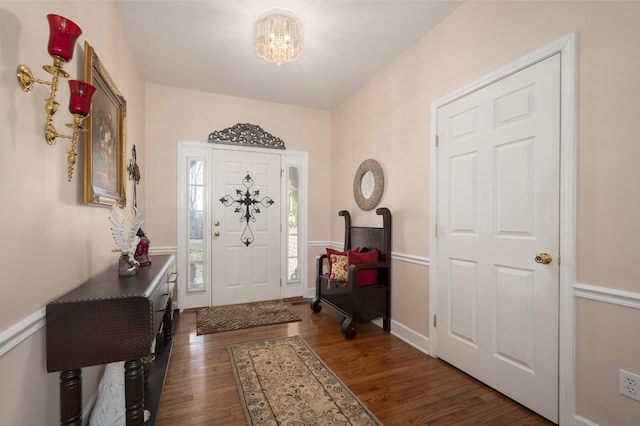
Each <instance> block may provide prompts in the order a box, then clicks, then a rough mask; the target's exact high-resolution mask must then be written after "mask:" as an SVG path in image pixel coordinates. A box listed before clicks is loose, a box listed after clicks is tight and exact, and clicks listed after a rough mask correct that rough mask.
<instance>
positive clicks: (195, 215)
mask: <svg viewBox="0 0 640 426" xmlns="http://www.w3.org/2000/svg"><path fill="white" fill-rule="evenodd" d="M204 167H205V163H204V160H202V159H189V171H188V173H189V179H188V181H189V188H188V209H189V212H188V215H189V277H188V278H189V281H188V284H187V291H204V273H205V271H204V255H205V253H204Z"/></svg>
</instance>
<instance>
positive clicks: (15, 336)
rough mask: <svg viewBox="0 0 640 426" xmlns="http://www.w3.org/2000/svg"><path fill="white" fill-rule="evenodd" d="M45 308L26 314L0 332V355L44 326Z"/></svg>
mask: <svg viewBox="0 0 640 426" xmlns="http://www.w3.org/2000/svg"><path fill="white" fill-rule="evenodd" d="M44 324H45V308H41V309H40V310H38V311H36V312H34V313H32V314H31V315H28V316H26V317H24V318H23V319H21V320H20V321H18V322H17V323H15V324H13V325H12V326H11V327H9V328H7V329H6V330H4V331H3V332H2V333H0V357H2V356H3V355H4V354H6V353H7V352H9V351H10V350H11V349H13V348H15V347H16V346H18V345H19V344H20V343H21V342H23V341H24V340H26V339H27V338H29V336H31V335H32V334H33V333H35V332H36V331H38V330H40V329H41V328H42V327H44Z"/></svg>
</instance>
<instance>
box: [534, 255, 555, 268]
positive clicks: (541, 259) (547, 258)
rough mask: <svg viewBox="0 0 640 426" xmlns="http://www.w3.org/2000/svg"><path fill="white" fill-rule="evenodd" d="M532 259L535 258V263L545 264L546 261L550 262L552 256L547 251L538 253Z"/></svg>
mask: <svg viewBox="0 0 640 426" xmlns="http://www.w3.org/2000/svg"><path fill="white" fill-rule="evenodd" d="M533 260H535V261H536V263H541V264H543V265H546V264H548V263H551V261H552V260H553V257H551V255H550V254H549V253H538V255H537V256H536V257H535V258H534V259H533Z"/></svg>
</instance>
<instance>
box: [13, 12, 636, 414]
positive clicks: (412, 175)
mask: <svg viewBox="0 0 640 426" xmlns="http://www.w3.org/2000/svg"><path fill="white" fill-rule="evenodd" d="M49 12H55V13H60V14H62V15H65V16H67V17H69V18H71V19H73V20H74V21H75V22H77V23H78V24H79V25H80V26H81V27H82V28H83V30H84V34H83V35H82V36H81V38H80V42H82V41H83V40H87V41H89V43H91V44H92V45H93V47H94V48H95V49H96V51H97V53H98V55H99V56H100V58H101V60H102V62H103V63H104V64H105V66H106V67H107V69H108V71H109V73H110V74H111V77H113V79H114V80H115V81H116V83H117V85H118V88H119V89H120V91H121V92H122V93H123V95H124V96H125V98H126V99H127V101H128V120H127V122H128V125H127V133H128V141H129V147H128V150H127V152H128V155H129V151H130V146H131V144H133V143H135V144H136V146H137V148H138V162H139V164H140V167H141V170H142V180H141V186H140V188H139V203H141V204H146V208H147V212H148V213H147V221H146V223H145V225H144V227H145V230H146V231H147V232H148V233H149V234H150V238H151V241H152V246H155V247H163V246H168V247H172V246H175V245H176V158H175V155H176V141H177V140H178V139H185V140H195V141H198V140H200V141H205V140H206V138H207V136H208V134H209V133H210V132H211V131H213V130H221V129H224V128H226V127H228V126H231V125H233V124H236V123H238V122H250V123H254V124H258V125H261V126H262V127H263V128H264V129H265V130H267V131H269V132H271V133H272V134H274V135H276V136H279V137H281V138H282V139H283V140H284V141H285V143H286V145H287V147H288V149H292V150H302V151H308V152H309V189H310V197H309V213H310V217H309V222H310V225H311V226H310V228H309V240H310V241H328V240H329V241H336V242H337V241H341V239H342V236H343V222H342V221H341V220H342V218H340V217H338V216H337V211H338V210H340V209H348V210H350V211H351V212H352V216H353V220H354V223H355V224H377V223H379V221H378V218H377V217H376V216H375V214H373V213H372V212H367V213H365V212H362V211H360V210H359V209H358V208H357V206H356V205H355V202H354V201H353V196H352V193H351V185H352V182H353V175H354V173H355V171H356V169H357V167H358V165H359V164H360V162H361V161H362V160H364V159H366V158H375V159H377V160H378V161H380V163H381V164H382V167H383V169H384V172H385V180H386V182H385V184H386V189H385V193H384V196H383V199H382V202H381V205H383V206H386V207H389V208H390V209H391V211H392V213H393V251H394V252H396V253H400V254H407V255H410V256H416V257H418V258H428V256H429V240H428V238H429V230H428V226H427V224H428V222H429V191H428V188H429V168H428V165H429V149H428V143H429V138H428V137H429V132H430V122H429V119H430V105H431V103H432V102H433V101H434V100H436V99H438V98H440V97H442V96H444V95H446V94H448V93H450V92H452V91H454V90H456V89H458V88H460V87H461V86H464V85H466V84H468V83H470V82H472V81H474V80H476V79H478V78H480V77H482V76H484V75H486V74H488V73H490V72H492V71H494V70H496V69H498V68H500V67H502V66H504V65H506V64H508V63H510V62H512V61H514V60H516V59H518V58H520V57H522V56H524V55H526V54H528V53H530V52H532V51H534V50H536V49H538V48H540V47H542V46H544V45H546V44H548V43H549V42H552V41H554V40H556V39H558V38H560V37H562V36H564V35H566V34H568V33H571V32H576V33H577V34H578V43H579V52H578V60H579V63H578V73H579V77H578V84H579V87H578V94H577V96H578V114H579V118H578V120H579V121H578V152H579V157H578V223H577V227H578V229H577V234H578V241H577V249H578V250H577V251H578V253H577V259H576V264H577V274H578V281H579V282H580V283H585V284H591V285H597V286H602V287H605V288H611V289H619V290H625V291H629V292H635V293H639V292H640V287H639V285H638V284H637V279H635V275H634V273H633V272H634V271H633V267H634V263H635V257H634V256H636V255H637V253H638V250H637V244H636V241H638V240H640V225H638V224H637V218H638V217H640V215H639V213H640V211H639V210H640V199H639V198H638V197H637V193H638V191H637V188H636V185H637V182H639V181H640V179H639V177H640V176H639V175H640V168H638V167H636V165H635V159H636V158H638V157H639V155H638V154H640V144H638V143H636V141H635V139H634V136H635V135H637V134H638V133H639V130H640V129H639V128H638V127H640V121H638V120H637V119H636V117H637V116H638V115H640V114H639V113H640V111H639V109H640V103H638V102H637V97H638V94H639V93H640V91H639V90H638V89H639V87H640V86H639V84H640V83H638V75H640V53H639V52H640V51H639V50H638V43H637V42H638V40H640V28H639V27H638V25H637V22H639V21H640V2H626V3H618V2H611V1H609V2H521V1H518V2H469V3H466V4H464V5H463V6H462V7H460V8H459V9H458V10H457V11H456V12H454V13H453V14H452V15H451V16H450V17H449V18H448V19H447V20H446V21H445V22H443V23H442V24H441V25H440V26H438V27H437V28H436V29H435V30H434V31H432V32H431V33H430V34H428V35H426V36H425V37H423V38H422V39H421V40H420V41H419V42H417V43H416V44H415V45H414V46H413V47H411V48H410V49H408V50H407V51H406V52H405V53H404V54H403V55H401V56H400V57H399V58H397V60H396V61H394V62H393V63H391V64H390V65H389V66H388V67H387V68H385V69H384V70H383V71H381V72H380V73H379V74H378V75H377V76H376V77H375V78H374V79H372V80H371V81H370V82H369V83H367V84H366V85H365V86H364V87H362V88H361V89H360V90H359V91H358V92H357V93H356V94H355V95H353V96H352V97H350V98H349V99H347V100H346V101H345V102H344V103H343V104H342V105H341V106H340V107H338V108H337V109H336V110H334V111H333V112H332V113H328V112H325V111H318V110H312V109H305V108H297V107H291V106H286V105H280V104H271V103H265V102H258V101H252V100H247V99H240V98H233V97H228V96H222V95H216V94H208V93H200V92H192V91H188V90H183V89H176V88H169V87H165V86H159V85H153V84H148V85H146V86H145V84H144V83H143V82H142V78H141V76H140V73H139V71H138V69H137V67H136V65H135V61H134V58H133V55H132V53H131V49H130V48H129V42H128V41H127V40H126V38H125V36H124V33H123V31H122V30H121V25H120V20H119V18H118V16H117V9H116V7H115V6H114V4H113V3H112V2H79V1H77V2H76V1H73V2H8V1H0V66H1V67H2V71H3V72H2V74H1V75H2V79H1V80H0V99H3V102H0V128H1V129H3V130H4V133H3V134H4V137H3V138H2V141H3V142H4V151H3V154H2V156H0V176H1V178H0V188H1V194H2V196H3V199H4V200H6V204H7V207H6V208H5V210H4V213H3V215H2V219H3V220H2V223H3V231H4V233H3V235H4V239H5V240H4V243H3V244H2V249H1V250H2V252H1V253H0V255H1V258H2V262H3V263H2V271H3V279H2V281H0V288H1V289H3V290H4V292H5V294H7V295H10V298H5V299H4V300H5V302H3V303H2V309H0V330H6V329H7V328H8V327H10V326H12V325H14V324H15V323H16V322H18V321H20V320H22V319H23V318H25V317H26V316H28V315H29V314H31V313H33V312H36V311H38V310H39V309H41V308H42V307H44V306H45V305H46V303H47V302H48V301H49V300H51V299H53V298H55V297H56V296H58V295H60V294H62V293H64V292H65V291H67V290H68V289H70V288H73V287H75V286H77V285H78V284H80V283H81V282H83V281H84V280H85V279H86V278H88V277H89V276H90V275H92V274H94V273H95V272H97V271H99V270H101V269H103V268H104V267H106V266H107V265H109V264H111V263H113V262H114V261H115V258H114V255H113V253H110V250H111V249H112V248H113V242H112V239H111V236H110V233H109V224H108V210H106V209H100V208H95V207H86V206H84V205H83V204H82V171H81V170H82V168H81V167H77V169H76V175H75V177H74V180H73V182H72V183H67V182H66V175H65V169H66V150H67V146H68V142H67V141H65V140H63V141H60V142H59V143H58V145H57V146H55V147H49V146H47V145H46V143H45V142H44V139H43V136H42V134H41V133H42V126H43V121H44V113H43V100H44V98H45V97H46V96H47V95H46V90H45V89H44V88H43V87H42V86H40V87H37V88H36V89H35V90H34V92H33V93H31V94H29V95H27V94H24V93H22V92H21V91H20V90H19V89H18V87H17V85H16V83H15V78H14V70H15V67H16V65H17V64H19V63H24V64H27V65H29V66H30V67H31V68H32V70H33V71H34V73H35V74H36V76H37V77H39V78H46V77H45V76H44V75H43V74H44V71H42V69H41V65H42V64H45V63H48V62H49V59H48V57H47V54H46V40H47V37H48V29H47V24H46V18H45V15H46V13H49ZM81 45H82V44H81V43H79V46H81ZM81 50H82V49H81V48H80V49H76V54H75V57H74V59H73V61H72V62H71V63H70V64H69V65H68V66H67V69H68V70H70V71H71V73H72V74H73V75H74V76H79V75H81V73H82V56H83V55H82V52H81ZM59 99H60V102H61V104H63V103H64V102H66V100H67V99H68V94H67V91H66V88H61V90H60V94H59ZM145 105H146V109H145ZM63 106H64V105H63ZM65 109H66V107H65V108H63V107H61V108H60V111H59V112H58V114H57V116H56V126H57V128H58V129H64V123H65V122H67V121H68V119H69V115H68V113H67V112H66V111H65ZM80 161H82V157H81V160H80ZM327 176H331V177H330V178H327ZM128 194H129V198H130V196H131V195H130V194H131V185H129V186H128ZM145 201H146V202H145ZM319 252H321V249H320V248H318V247H311V248H310V249H309V258H310V260H311V259H312V258H313V256H314V255H315V254H317V253H319ZM313 267H314V265H313V263H311V262H310V263H309V270H310V273H312V272H313ZM428 272H429V271H428V268H427V267H424V266H421V265H417V264H413V263H408V262H404V261H397V260H396V261H394V262H393V283H394V284H393V285H394V290H393V306H392V309H393V318H394V321H395V322H397V323H398V324H401V325H403V326H404V327H407V328H408V329H410V330H413V331H414V332H416V333H418V334H420V335H423V336H428V318H429V312H428V294H429V288H428V279H427V278H428ZM309 284H310V285H311V286H312V285H313V281H311V280H310V281H309ZM639 323H640V314H639V311H638V309H633V308H623V307H620V306H618V305H613V304H607V303H603V302H598V301H587V300H582V299H579V300H578V303H577V306H576V352H577V354H576V361H575V364H576V373H577V385H578V387H579V389H577V390H576V396H577V401H576V407H577V412H578V414H579V415H581V416H583V417H585V418H587V419H589V420H591V421H593V422H597V423H599V424H601V425H608V424H616V425H626V424H628V425H630V424H633V423H632V421H631V420H632V419H637V418H638V411H639V409H638V407H639V405H638V404H639V403H637V402H635V401H632V400H629V399H627V398H624V397H622V396H620V395H618V394H617V391H616V390H617V386H616V384H617V371H618V369H620V368H624V369H627V370H630V371H634V372H637V373H640V364H639V363H638V360H639V359H640V339H639V338H638V337H639V336H638V334H637V333H638V331H637V327H635V328H634V327H631V326H630V324H639ZM97 374H98V370H97V369H85V372H84V377H85V383H84V384H85V389H84V393H85V402H86V400H87V398H88V397H89V396H91V395H92V394H93V392H94V391H95V385H96V381H97ZM0 375H1V376H2V377H3V385H0V412H2V415H3V421H6V422H8V424H49V423H50V422H51V419H52V418H53V419H55V418H57V415H58V402H57V398H58V391H57V382H58V378H57V374H55V373H52V374H48V373H46V369H45V365H44V333H43V330H40V331H38V332H36V333H35V334H33V335H32V336H31V337H30V338H29V339H27V340H26V341H24V342H22V343H21V344H20V345H18V346H17V347H15V348H14V349H13V350H11V351H10V352H8V353H7V354H5V355H4V356H2V357H0Z"/></svg>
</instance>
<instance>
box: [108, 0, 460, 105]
mask: <svg viewBox="0 0 640 426" xmlns="http://www.w3.org/2000/svg"><path fill="white" fill-rule="evenodd" d="M117 3H118V7H119V9H120V13H121V15H122V19H123V22H124V26H125V30H126V32H127V35H128V37H129V39H130V40H131V44H132V46H133V50H134V53H135V55H136V57H137V58H138V65H139V67H140V69H141V71H142V75H143V77H144V80H145V81H146V82H148V83H157V84H163V85H168V86H175V87H182V88H186V89H193V90H199V91H205V92H213V93H219V94H225V95H230V96H237V97H243V98H250V99H257V100H263V101H268V102H277V103H284V104H290V105H298V106H304V107H311V108H319V109H325V110H331V109H333V108H334V107H335V106H337V105H338V104H339V103H340V102H342V101H343V100H344V99H345V98H347V97H348V96H349V95H351V94H353V93H354V92H355V91H357V90H358V89H359V88H360V87H362V86H363V85H364V84H365V83H366V82H367V81H368V80H370V79H371V78H372V77H373V76H374V75H375V74H376V73H377V72H378V71H379V70H381V69H382V68H384V67H385V66H386V65H387V64H389V63H390V62H391V61H393V59H395V58H396V57H397V56H398V55H400V54H401V53H402V52H403V51H405V50H406V49H407V48H408V47H409V46H411V45H412V44H413V43H415V42H416V41H417V40H418V39H420V38H421V37H422V36H423V35H424V34H426V33H427V32H428V31H429V30H431V29H432V28H433V27H434V26H436V25H437V24H438V23H439V22H440V21H442V20H443V19H444V18H445V17H446V16H447V15H449V14H450V13H451V12H452V11H453V10H454V9H455V8H456V7H458V6H459V5H460V4H461V3H462V1H453V0H450V1H434V0H411V1H405V0H391V1H382V0H273V1H271V0H250V1H242V0H209V1H205V0H200V1H192V0H173V1H167V0H163V1H158V0H155V1H152V0H117ZM272 7H278V8H286V9H290V10H293V11H294V12H295V13H296V14H297V15H298V16H299V17H300V18H301V19H302V20H303V30H304V54H303V55H302V56H301V57H300V59H298V60H297V61H296V62H290V63H288V64H283V65H279V66H278V65H276V64H274V63H270V62H267V61H265V60H264V59H262V58H259V57H258V56H257V55H256V54H255V52H254V50H253V41H252V35H253V34H252V32H253V22H254V21H255V19H256V17H257V16H258V15H259V13H260V12H262V11H265V10H268V9H271V8H272Z"/></svg>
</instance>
